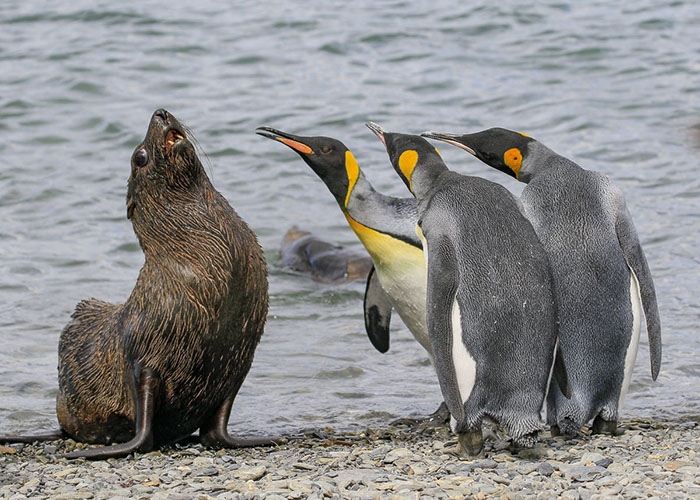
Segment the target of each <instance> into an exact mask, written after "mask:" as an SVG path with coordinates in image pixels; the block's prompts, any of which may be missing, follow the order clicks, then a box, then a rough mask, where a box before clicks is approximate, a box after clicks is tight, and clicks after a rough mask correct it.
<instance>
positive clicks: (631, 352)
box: [617, 268, 642, 412]
mask: <svg viewBox="0 0 700 500" xmlns="http://www.w3.org/2000/svg"><path fill="white" fill-rule="evenodd" d="M629 271H630V302H631V304H632V336H631V338H630V343H629V345H628V346H627V353H626V354H625V376H624V378H623V379H622V387H621V388H620V399H619V400H618V403H617V410H618V412H619V411H620V409H621V408H622V403H623V402H624V401H625V396H626V395H627V389H628V388H629V385H630V381H631V380H632V371H633V370H634V362H635V361H636V359H637V349H638V347H639V335H640V333H641V330H642V296H641V292H640V291H639V281H638V280H637V276H636V275H635V274H634V271H632V268H629Z"/></svg>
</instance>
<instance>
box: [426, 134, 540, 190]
mask: <svg viewBox="0 0 700 500" xmlns="http://www.w3.org/2000/svg"><path fill="white" fill-rule="evenodd" d="M421 135H422V136H423V137H429V138H431V139H437V140H440V141H444V142H448V143H450V144H452V145H454V146H457V147H458V148H462V149H464V150H465V151H466V152H468V153H470V154H473V155H474V156H476V157H477V158H479V159H480V160H481V161H483V162H484V163H486V164H487V165H489V166H491V167H493V168H495V169H498V170H500V171H501V172H505V173H507V174H509V175H512V176H513V177H515V178H516V179H517V178H518V176H519V174H520V169H521V168H522V166H523V163H524V162H525V159H526V157H527V153H528V144H529V143H531V142H533V141H534V139H533V138H532V137H529V136H527V135H525V134H521V133H519V132H513V131H512V130H507V129H504V128H490V129H488V130H484V131H482V132H477V133H475V134H464V135H457V134H445V133H441V132H423V133H422V134H421Z"/></svg>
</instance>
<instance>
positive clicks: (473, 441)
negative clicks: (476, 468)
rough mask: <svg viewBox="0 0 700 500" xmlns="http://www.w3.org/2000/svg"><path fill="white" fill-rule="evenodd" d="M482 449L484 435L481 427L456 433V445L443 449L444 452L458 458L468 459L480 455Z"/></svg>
mask: <svg viewBox="0 0 700 500" xmlns="http://www.w3.org/2000/svg"><path fill="white" fill-rule="evenodd" d="M483 451H484V437H483V435H482V433H481V429H479V430H477V431H469V432H460V433H459V434H458V435H457V446H455V447H453V448H447V449H445V452H446V453H448V454H451V455H456V456H458V457H459V458H463V459H469V458H474V457H477V456H480V455H481V454H482V452H483Z"/></svg>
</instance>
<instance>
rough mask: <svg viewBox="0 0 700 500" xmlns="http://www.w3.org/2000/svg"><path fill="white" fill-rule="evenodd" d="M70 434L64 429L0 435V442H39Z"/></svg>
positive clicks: (65, 436) (63, 437) (62, 437)
mask: <svg viewBox="0 0 700 500" xmlns="http://www.w3.org/2000/svg"><path fill="white" fill-rule="evenodd" d="M67 437H68V435H67V434H66V433H65V432H63V431H62V430H57V431H49V432H39V433H37V434H30V435H28V436H0V443H37V442H40V441H55V440H57V439H65V438H67Z"/></svg>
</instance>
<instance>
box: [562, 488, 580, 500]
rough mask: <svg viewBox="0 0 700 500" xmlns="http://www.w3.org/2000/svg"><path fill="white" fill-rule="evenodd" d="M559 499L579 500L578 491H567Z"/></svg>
mask: <svg viewBox="0 0 700 500" xmlns="http://www.w3.org/2000/svg"><path fill="white" fill-rule="evenodd" d="M559 498H561V499H562V500H579V495H578V490H566V491H565V492H563V493H562V494H561V496H560V497H559Z"/></svg>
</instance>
